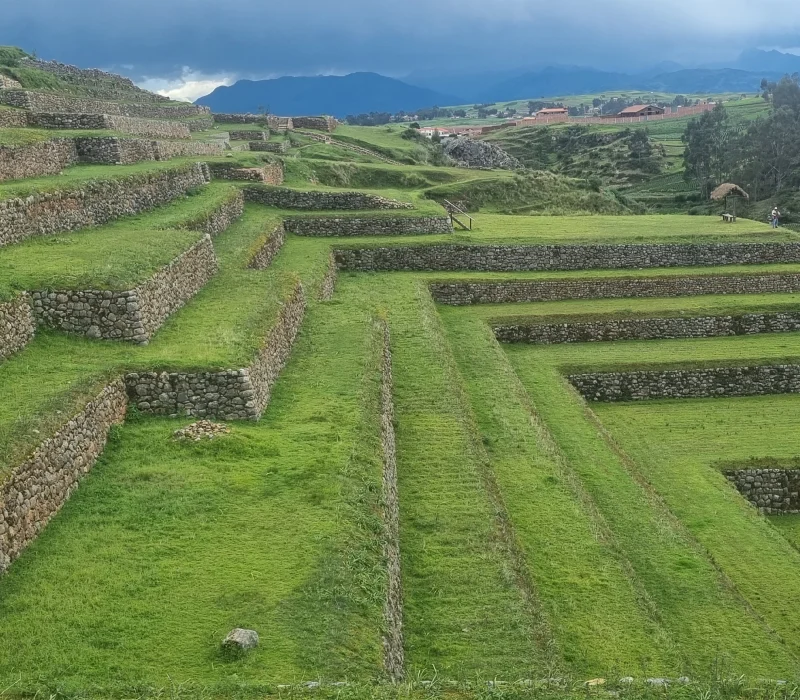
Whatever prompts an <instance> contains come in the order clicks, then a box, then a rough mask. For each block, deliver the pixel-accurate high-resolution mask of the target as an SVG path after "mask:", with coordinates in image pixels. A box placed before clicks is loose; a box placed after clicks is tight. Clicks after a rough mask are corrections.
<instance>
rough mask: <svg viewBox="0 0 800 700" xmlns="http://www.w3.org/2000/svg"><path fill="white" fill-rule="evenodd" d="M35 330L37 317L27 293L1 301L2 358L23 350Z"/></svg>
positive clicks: (0, 349) (0, 331) (0, 346)
mask: <svg viewBox="0 0 800 700" xmlns="http://www.w3.org/2000/svg"><path fill="white" fill-rule="evenodd" d="M35 332H36V319H35V318H34V316H33V311H32V310H31V305H30V303H29V301H28V295H27V294H20V295H19V296H18V297H16V298H15V299H12V300H11V301H5V302H2V303H0V360H3V359H5V358H6V357H8V356H9V355H12V354H13V353H15V352H17V351H18V350H22V348H24V347H25V346H26V345H27V344H28V343H29V342H30V341H31V340H32V339H33V334H34V333H35Z"/></svg>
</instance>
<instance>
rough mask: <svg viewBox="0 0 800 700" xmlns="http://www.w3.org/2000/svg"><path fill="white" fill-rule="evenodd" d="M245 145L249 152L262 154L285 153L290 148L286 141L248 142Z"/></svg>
mask: <svg viewBox="0 0 800 700" xmlns="http://www.w3.org/2000/svg"><path fill="white" fill-rule="evenodd" d="M247 145H248V147H249V148H250V150H251V151H261V152H263V153H287V152H288V151H289V148H290V146H291V144H290V143H289V142H288V141H250V142H249V143H248V144H247Z"/></svg>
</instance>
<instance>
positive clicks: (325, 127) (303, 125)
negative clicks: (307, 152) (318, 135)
mask: <svg viewBox="0 0 800 700" xmlns="http://www.w3.org/2000/svg"><path fill="white" fill-rule="evenodd" d="M292 124H293V126H294V128H295V129H314V130H315V131H328V132H333V131H336V127H337V126H339V122H337V121H336V120H335V119H334V118H333V117H292Z"/></svg>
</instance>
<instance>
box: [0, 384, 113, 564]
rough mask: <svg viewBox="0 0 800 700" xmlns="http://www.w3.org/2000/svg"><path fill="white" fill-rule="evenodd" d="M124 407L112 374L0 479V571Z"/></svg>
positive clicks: (73, 481)
mask: <svg viewBox="0 0 800 700" xmlns="http://www.w3.org/2000/svg"><path fill="white" fill-rule="evenodd" d="M126 408H127V396H126V394H125V387H124V384H123V382H122V381H121V380H116V381H114V382H112V383H111V384H109V385H108V386H106V387H105V388H104V389H103V390H102V391H101V392H100V393H99V394H98V395H97V396H96V397H95V398H93V399H92V400H91V401H89V403H88V404H87V405H86V406H85V407H84V409H83V410H82V411H80V413H78V414H77V415H76V416H74V417H73V418H72V419H70V420H69V421H67V423H66V424H65V425H64V426H63V427H62V428H61V429H60V430H58V432H56V434H55V435H53V437H51V438H49V439H47V440H45V441H44V442H43V443H42V444H41V445H39V447H38V448H37V449H36V451H35V452H34V453H33V454H32V455H31V457H30V458H28V459H26V460H25V461H24V462H22V463H21V464H20V465H18V466H17V467H15V468H14V469H13V470H12V471H11V473H10V474H9V475H8V476H6V477H5V478H4V479H3V481H2V484H0V573H1V572H3V571H5V570H6V569H8V567H9V565H10V564H11V562H12V561H14V560H15V559H16V558H17V557H18V556H19V555H20V554H21V553H22V551H23V550H24V549H25V548H26V547H27V546H28V545H29V544H31V542H33V540H35V539H36V537H38V536H39V534H40V533H41V532H42V530H43V529H44V528H45V526H46V525H47V523H48V522H50V520H51V519H52V518H53V516H54V515H55V514H56V513H58V511H59V510H60V509H61V507H62V506H63V505H64V503H66V501H67V499H68V498H69V497H70V495H72V492H73V491H74V490H75V489H76V488H77V487H78V482H79V481H80V479H81V478H82V477H83V476H84V475H85V474H86V473H88V472H89V471H90V470H91V468H92V467H93V466H94V463H95V461H96V460H97V458H98V456H99V455H100V453H101V452H102V451H103V448H104V447H105V444H106V439H107V437H108V431H109V430H110V429H111V427H112V426H114V425H118V424H119V423H122V421H123V420H124V418H125V411H126Z"/></svg>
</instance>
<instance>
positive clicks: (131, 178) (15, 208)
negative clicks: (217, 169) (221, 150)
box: [0, 163, 207, 246]
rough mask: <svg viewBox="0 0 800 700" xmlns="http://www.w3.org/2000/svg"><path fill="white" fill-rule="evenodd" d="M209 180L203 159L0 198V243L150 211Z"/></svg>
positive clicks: (93, 224) (94, 224) (92, 224)
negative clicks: (25, 194)
mask: <svg viewBox="0 0 800 700" xmlns="http://www.w3.org/2000/svg"><path fill="white" fill-rule="evenodd" d="M206 182H207V179H206V171H205V168H204V167H203V165H202V164H200V163H191V164H188V165H180V166H175V167H172V168H169V169H165V170H158V171H154V172H149V173H137V174H135V175H127V176H124V177H117V178H109V179H107V180H92V181H89V182H84V183H81V184H79V185H73V186H69V185H68V186H65V187H64V188H62V189H58V190H55V191H51V192H36V193H34V194H31V195H29V196H27V197H17V198H13V199H6V200H2V201H0V246H3V245H9V244H11V243H19V242H20V241H23V240H25V239H26V238H30V237H31V236H46V235H51V234H55V233H62V232H64V231H74V230H76V229H79V228H84V227H86V226H96V225H98V224H103V223H106V222H108V221H111V220H113V219H116V218H118V217H120V216H129V215H134V214H140V213H142V212H145V211H150V210H151V209H155V208H156V207H159V206H161V205H163V204H167V203H168V202H171V201H173V200H174V199H177V198H178V197H181V196H184V195H185V194H186V193H187V192H190V191H191V190H194V189H197V188H199V187H202V186H203V185H205V184H206Z"/></svg>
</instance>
